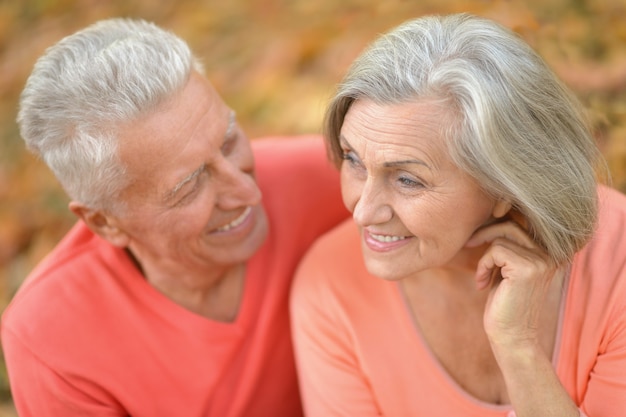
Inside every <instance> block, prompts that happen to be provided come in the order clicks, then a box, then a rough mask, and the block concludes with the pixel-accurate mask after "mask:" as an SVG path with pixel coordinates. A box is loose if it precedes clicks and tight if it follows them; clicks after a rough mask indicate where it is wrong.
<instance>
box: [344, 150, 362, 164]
mask: <svg viewBox="0 0 626 417" xmlns="http://www.w3.org/2000/svg"><path fill="white" fill-rule="evenodd" d="M341 159H343V160H344V161H348V163H349V164H350V165H353V166H357V165H358V164H359V163H358V160H357V157H356V155H354V152H351V151H343V153H342V154H341Z"/></svg>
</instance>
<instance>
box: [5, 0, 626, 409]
mask: <svg viewBox="0 0 626 417" xmlns="http://www.w3.org/2000/svg"><path fill="white" fill-rule="evenodd" d="M461 11H466V12H472V13H475V14H479V15H483V16H486V17H490V18H493V19H495V20H497V21H499V22H501V23H503V24H505V25H507V26H509V27H511V28H513V29H514V30H515V31H517V32H518V33H519V34H520V35H521V36H522V37H523V38H524V39H526V40H527V41H528V42H529V43H530V44H531V45H532V46H533V47H534V48H535V49H536V50H537V51H538V52H539V53H540V54H541V55H542V56H543V57H544V58H545V59H546V60H547V61H548V63H549V64H550V65H551V66H552V67H553V68H554V69H555V71H556V72H557V74H559V75H560V76H561V78H562V79H563V80H564V81H565V82H566V83H567V84H568V85H569V86H570V87H572V88H573V90H574V91H575V92H576V93H577V94H578V96H579V97H580V99H581V100H582V101H583V103H584V104H585V105H586V107H587V108H588V109H589V111H590V115H591V119H592V121H593V125H594V128H595V132H596V137H597V140H598V143H599V144H600V146H601V148H602V150H603V152H604V154H605V156H606V158H607V160H608V163H609V167H610V169H611V171H612V174H613V185H614V186H615V187H616V188H619V189H621V190H622V191H626V24H625V23H624V22H626V0H523V1H522V0H520V1H514V0H510V1H506V0H500V1H498V0H494V1H488V0H419V1H416V0H385V1H379V0H342V1H335V0H317V1H311V0H228V1H224V0H159V1H158V2H156V1H152V0H109V1H100V0H0V73H1V77H0V98H1V99H0V201H1V205H0V311H1V310H2V309H3V308H4V307H5V306H6V304H7V303H8V302H9V301H10V298H11V296H12V295H13V294H14V292H15V290H16V289H17V287H18V286H19V285H20V283H21V282H22V280H23V279H24V277H25V276H26V274H27V273H28V272H29V271H30V270H31V269H32V268H33V266H34V265H35V264H36V263H37V262H38V261H39V260H40V259H41V258H42V256H44V255H45V254H46V253H47V252H48V251H49V250H50V249H51V248H52V247H53V246H54V244H55V243H56V242H57V241H58V240H59V238H60V237H61V236H62V235H63V234H64V232H65V231H66V230H67V229H68V228H69V227H70V225H71V224H72V223H73V222H74V218H73V217H72V216H71V215H70V213H69V211H68V210H67V199H66V197H65V195H64V194H63V192H62V191H61V189H60V188H59V186H58V184H57V183H56V181H55V180H54V178H53V177H52V176H51V174H50V173H49V172H48V170H47V168H45V166H43V164H42V163H41V162H40V161H38V160H36V159H35V158H33V157H32V156H31V155H30V154H28V153H26V152H25V151H24V146H23V144H22V142H21V139H20V137H19V132H18V130H17V126H16V124H15V116H16V112H17V102H18V97H19V93H20V90H21V88H22V87H23V85H24V82H25V80H26V77H27V76H28V74H29V72H30V70H31V68H32V66H33V64H34V62H35V60H36V59H37V57H38V56H39V55H40V54H41V53H42V52H43V51H44V50H45V48H46V47H48V46H49V45H51V44H53V43H54V42H56V41H57V40H59V39H60V38H61V37H63V36H65V35H68V34H70V33H72V32H73V31H75V30H77V29H79V28H81V27H83V26H85V25H88V24H90V23H92V22H94V21H96V20H98V19H102V18H107V17H112V16H128V17H141V18H144V19H147V20H152V21H154V22H156V23H158V24H160V25H162V26H163V27H165V28H168V29H171V30H173V31H174V32H176V33H178V34H179V35H180V36H182V37H183V38H184V39H186V40H187V41H188V42H189V44H190V45H191V46H192V48H193V50H194V51H195V52H196V54H197V55H198V56H199V57H201V58H202V59H203V61H204V63H205V66H206V69H207V73H208V76H209V78H210V79H211V80H212V81H213V83H214V84H215V86H216V88H217V90H218V91H220V92H221V94H222V95H223V96H224V98H225V100H226V102H227V103H228V104H229V105H230V106H232V107H233V108H234V109H236V111H237V112H238V118H239V120H240V122H241V124H242V125H243V126H244V128H245V129H246V130H247V133H248V135H249V136H250V137H252V138H254V137H257V136H261V135H269V134H292V133H308V132H318V131H319V129H320V121H321V115H322V112H323V109H324V105H325V103H326V101H327V99H328V98H329V96H330V95H331V94H332V92H333V89H334V85H335V84H336V83H337V82H338V81H339V80H340V78H341V76H342V75H343V73H344V72H345V70H346V67H347V66H348V65H349V63H350V62H351V61H352V59H353V58H354V57H355V56H356V55H357V54H358V53H359V52H360V51H361V50H362V48H363V46H364V45H365V44H367V43H368V42H370V41H371V40H372V39H373V38H374V37H375V36H376V35H377V34H379V33H381V32H384V31H386V30H388V29H389V28H391V27H392V26H395V25H397V24H399V23H401V22H402V21H404V20H406V19H409V18H412V17H416V16H419V15H423V14H431V13H449V12H461ZM0 404H2V405H0V417H2V416H15V412H14V411H13V408H12V406H11V402H10V392H9V387H8V382H7V379H6V372H5V371H4V369H0Z"/></svg>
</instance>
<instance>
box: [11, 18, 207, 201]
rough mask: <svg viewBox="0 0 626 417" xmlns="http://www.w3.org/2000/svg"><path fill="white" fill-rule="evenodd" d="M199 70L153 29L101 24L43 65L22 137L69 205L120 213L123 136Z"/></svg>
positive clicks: (138, 23) (36, 73)
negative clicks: (120, 137)
mask: <svg viewBox="0 0 626 417" xmlns="http://www.w3.org/2000/svg"><path fill="white" fill-rule="evenodd" d="M194 69H195V70H197V71H202V67H201V64H200V63H199V61H198V60H197V59H196V58H195V57H193V55H192V53H191V51H190V49H189V47H188V45H187V44H186V43H185V42H184V41H183V40H182V39H180V38H179V37H177V36H175V35H174V34H172V33H170V32H168V31H165V30H163V29H161V28H159V27H157V26H156V25H154V24H152V23H149V22H146V21H143V20H130V19H123V18H114V19H107V20H103V21H100V22H97V23H95V24H93V25H91V26H89V27H87V28H85V29H83V30H81V31H78V32H76V33H74V34H72V35H70V36H68V37H66V38H64V39H62V40H61V41H60V42H58V43H57V44H56V45H54V46H52V47H50V48H48V50H46V52H45V53H44V54H43V56H41V57H40V58H39V60H38V61H37V63H36V64H35V67H34V69H33V72H32V73H31V75H30V77H29V78H28V80H27V82H26V86H25V88H24V90H23V92H22V95H21V98H20V109H19V114H18V117H17V121H18V124H19V128H20V133H21V135H22V137H23V139H24V140H25V142H26V145H27V147H28V149H30V150H31V151H32V152H33V153H35V154H37V155H39V156H40V157H41V158H42V159H43V160H44V161H45V163H46V164H47V165H48V166H49V167H50V169H51V170H52V171H53V172H54V174H55V175H56V177H57V179H58V180H59V182H60V183H61V185H62V186H63V188H64V189H65V190H66V192H67V193H68V195H69V196H70V198H72V199H73V200H76V201H78V202H81V203H82V204H85V205H87V206H89V207H91V208H94V209H103V208H109V209H112V208H113V207H118V203H119V202H118V201H117V199H116V195H117V194H118V193H119V192H120V191H121V190H122V189H123V187H125V186H126V183H127V178H125V176H124V171H125V170H124V166H123V164H122V163H121V161H120V159H119V156H118V140H117V130H118V128H119V127H120V126H121V125H123V124H126V123H129V122H132V121H133V120H135V119H137V118H138V117H140V116H142V115H145V114H148V113H149V112H151V111H154V110H155V109H156V108H157V107H158V106H159V104H161V103H163V102H164V101H166V100H167V99H168V98H170V97H172V96H173V95H174V94H175V93H177V92H179V91H181V90H182V88H183V87H184V86H185V85H186V83H187V80H188V79H189V76H190V74H191V71H192V70H194Z"/></svg>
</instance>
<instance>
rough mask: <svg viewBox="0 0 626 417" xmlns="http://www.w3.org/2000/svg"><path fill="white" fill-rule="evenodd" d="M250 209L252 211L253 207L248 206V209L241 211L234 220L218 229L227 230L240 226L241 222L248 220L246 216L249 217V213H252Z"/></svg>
mask: <svg viewBox="0 0 626 417" xmlns="http://www.w3.org/2000/svg"><path fill="white" fill-rule="evenodd" d="M250 211H252V207H250V206H248V207H246V209H245V210H244V211H243V213H241V215H240V216H239V217H237V218H236V219H235V220H233V221H232V222H230V223H228V224H227V225H225V226H222V227H218V228H217V231H218V232H226V231H228V230H230V229H232V228H233V227H237V226H239V225H240V224H241V223H243V221H244V220H246V217H248V214H250Z"/></svg>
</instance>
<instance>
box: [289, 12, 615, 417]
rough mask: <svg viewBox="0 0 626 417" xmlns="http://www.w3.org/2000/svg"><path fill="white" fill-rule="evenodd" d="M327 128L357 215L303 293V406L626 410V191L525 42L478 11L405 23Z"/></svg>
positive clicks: (399, 411)
mask: <svg viewBox="0 0 626 417" xmlns="http://www.w3.org/2000/svg"><path fill="white" fill-rule="evenodd" d="M325 128H326V134H327V141H328V143H327V144H328V146H329V149H330V153H331V155H332V157H333V158H334V160H335V161H336V162H337V165H338V166H339V167H340V171H341V185H342V192H343V199H344V203H345V204H346V206H347V207H348V209H349V210H350V211H351V212H352V214H353V221H348V222H347V223H344V224H342V225H340V226H339V227H338V228H336V229H335V230H333V231H332V232H330V233H329V234H327V235H326V236H325V237H323V238H322V239H321V240H319V241H318V242H317V244H316V245H315V246H314V247H313V249H312V250H311V251H310V252H309V254H308V255H307V257H306V258H305V260H304V261H303V263H302V265H301V267H300V270H299V274H298V277H297V281H296V284H295V287H294V289H293V292H292V303H291V308H292V314H293V322H292V326H293V329H294V338H295V343H296V352H297V362H298V366H299V375H300V383H301V390H302V392H303V395H304V402H305V408H306V410H307V413H308V416H310V417H316V416H323V417H329V416H350V417H354V416H358V417H364V416H380V415H384V416H400V417H404V416H429V417H433V416H442V417H444V416H445V417H451V416H463V417H496V416H515V415H516V416H517V417H539V416H563V417H566V416H572V417H573V416H579V415H580V416H584V415H586V416H589V417H608V416H616V415H621V414H620V413H623V412H624V410H626V271H625V267H626V256H625V254H626V235H625V234H624V224H625V222H626V198H625V197H624V196H623V195H621V194H619V193H618V192H616V191H614V190H611V189H609V188H608V187H606V186H602V185H599V178H600V176H599V173H602V171H601V170H600V169H599V168H601V167H603V166H604V165H603V163H602V158H601V155H600V153H599V151H598V149H597V148H596V146H595V144H594V141H593V139H592V137H591V135H590V133H589V129H588V126H587V125H586V122H585V118H584V116H583V111H582V109H581V106H580V105H579V104H578V102H577V101H576V100H575V98H574V97H573V95H572V94H571V93H570V92H569V91H568V90H567V89H566V88H565V87H564V86H563V84H562V83H561V82H559V81H558V80H557V78H556V77H555V76H554V74H553V73H552V72H551V71H550V70H549V68H548V67H547V66H546V64H545V63H544V62H543V61H542V59H540V58H539V57H538V56H537V54H536V53H534V52H533V51H532V50H531V48H530V47H529V46H528V45H526V44H525V43H524V42H523V41H522V40H520V39H519V38H518V37H517V36H516V35H515V34H514V33H512V32H510V31H509V30H507V29H505V28H503V27H501V26H499V25H497V24H496V23H494V22H491V21H489V20H485V19H482V18H477V17H473V16H469V15H452V16H446V17H434V16H431V17H424V18H419V19H416V20H413V21H410V22H407V23H405V24H403V25H401V26H399V27H398V28H396V29H394V30H393V31H391V32H390V33H388V34H386V35H384V36H382V37H381V38H379V39H378V40H377V41H376V42H374V44H373V45H371V47H370V48H368V49H367V50H366V51H365V53H364V54H363V55H362V56H361V57H359V58H358V59H357V60H356V62H355V63H354V64H353V66H352V67H351V69H350V71H349V73H348V75H347V76H346V78H345V79H344V81H343V82H342V83H341V85H340V87H339V91H338V92H337V94H336V96H335V97H334V99H333V100H332V102H331V104H330V107H329V109H328V112H327V117H326V121H325Z"/></svg>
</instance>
